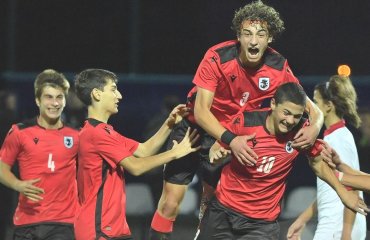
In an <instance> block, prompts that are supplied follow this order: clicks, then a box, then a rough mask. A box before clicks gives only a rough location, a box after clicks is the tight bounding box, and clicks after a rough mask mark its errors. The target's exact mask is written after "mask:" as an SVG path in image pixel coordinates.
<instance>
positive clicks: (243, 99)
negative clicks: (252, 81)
mask: <svg viewBox="0 0 370 240" xmlns="http://www.w3.org/2000/svg"><path fill="white" fill-rule="evenodd" d="M248 98H249V92H244V93H243V95H242V99H240V101H239V104H240V106H244V104H245V103H246V102H247V101H248Z"/></svg>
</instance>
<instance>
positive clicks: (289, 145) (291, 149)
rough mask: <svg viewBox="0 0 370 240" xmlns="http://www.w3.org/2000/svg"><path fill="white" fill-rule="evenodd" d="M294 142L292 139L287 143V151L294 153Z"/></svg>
mask: <svg viewBox="0 0 370 240" xmlns="http://www.w3.org/2000/svg"><path fill="white" fill-rule="evenodd" d="M292 144H293V142H292V141H288V142H287V143H286V145H285V150H286V152H287V153H292V152H293V148H292Z"/></svg>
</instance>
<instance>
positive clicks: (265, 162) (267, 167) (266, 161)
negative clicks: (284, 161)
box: [257, 157, 275, 173]
mask: <svg viewBox="0 0 370 240" xmlns="http://www.w3.org/2000/svg"><path fill="white" fill-rule="evenodd" d="M274 162H275V157H263V158H262V163H261V165H260V166H259V167H258V168H257V172H264V173H269V172H270V171H271V169H272V166H274Z"/></svg>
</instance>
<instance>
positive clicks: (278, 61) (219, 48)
mask: <svg viewBox="0 0 370 240" xmlns="http://www.w3.org/2000/svg"><path fill="white" fill-rule="evenodd" d="M239 45H240V44H239V42H238V41H227V42H223V43H220V44H217V45H215V46H213V47H212V48H210V50H211V51H214V52H216V53H217V55H218V58H219V61H220V63H221V64H223V63H226V62H228V61H231V60H233V59H236V58H237V57H238V49H239ZM213 60H214V61H216V60H217V59H213ZM264 60H265V65H266V66H269V67H271V68H273V69H276V70H279V71H281V70H283V68H284V64H285V62H286V58H285V57H283V56H282V55H281V54H280V53H278V52H277V51H275V50H274V49H272V48H267V49H266V52H265V59H264Z"/></svg>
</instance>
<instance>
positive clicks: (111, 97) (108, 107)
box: [100, 79, 122, 115]
mask: <svg viewBox="0 0 370 240" xmlns="http://www.w3.org/2000/svg"><path fill="white" fill-rule="evenodd" d="M121 99H122V95H121V93H120V92H119V91H118V89H117V84H116V83H115V82H114V81H113V80H111V79H109V80H108V81H107V84H106V85H105V86H104V88H103V90H102V91H101V96H100V101H101V107H102V108H103V109H104V110H105V111H106V112H108V114H109V115H112V114H115V113H118V103H119V101H120V100H121Z"/></svg>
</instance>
